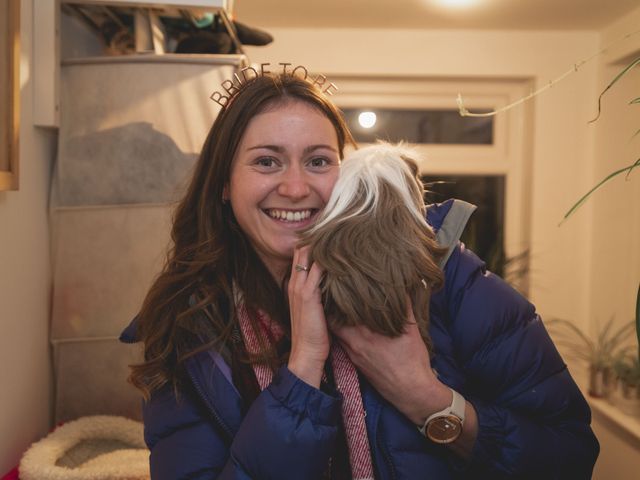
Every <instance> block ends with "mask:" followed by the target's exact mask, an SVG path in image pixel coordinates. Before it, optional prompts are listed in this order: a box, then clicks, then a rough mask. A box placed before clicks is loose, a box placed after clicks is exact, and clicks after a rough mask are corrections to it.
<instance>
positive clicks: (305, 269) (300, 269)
mask: <svg viewBox="0 0 640 480" xmlns="http://www.w3.org/2000/svg"><path fill="white" fill-rule="evenodd" d="M295 269H296V272H308V271H309V267H307V266H306V265H300V264H299V263H296V266H295Z"/></svg>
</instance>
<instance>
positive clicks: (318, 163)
mask: <svg viewBox="0 0 640 480" xmlns="http://www.w3.org/2000/svg"><path fill="white" fill-rule="evenodd" d="M328 163H329V161H328V160H327V159H326V158H324V157H315V158H312V159H311V161H310V162H309V164H310V165H311V166H312V167H324V166H326V165H328Z"/></svg>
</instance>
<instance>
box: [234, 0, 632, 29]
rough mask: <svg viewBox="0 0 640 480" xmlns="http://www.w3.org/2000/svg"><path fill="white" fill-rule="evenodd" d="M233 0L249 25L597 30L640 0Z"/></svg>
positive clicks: (239, 16)
mask: <svg viewBox="0 0 640 480" xmlns="http://www.w3.org/2000/svg"><path fill="white" fill-rule="evenodd" d="M442 1H443V0H315V1H314V0H306V1H305V0H235V2H234V3H235V7H234V11H235V17H236V19H237V20H239V21H240V22H242V23H246V24H248V25H251V26H253V27H264V28H269V27H280V28H394V29H398V28H408V29H422V28H425V29H461V28H465V29H482V30H494V29H498V30H599V29H601V28H603V27H605V26H607V25H608V24H609V23H611V22H613V21H614V20H616V19H618V18H620V17H621V16H623V15H624V14H626V13H628V12H630V11H632V10H634V9H635V8H637V7H638V6H640V3H639V2H638V0H468V2H471V3H474V5H472V6H470V7H467V8H461V7H457V8H445V7H443V6H442V4H441V3H442Z"/></svg>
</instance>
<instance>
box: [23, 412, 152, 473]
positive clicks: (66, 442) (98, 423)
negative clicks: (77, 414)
mask: <svg viewBox="0 0 640 480" xmlns="http://www.w3.org/2000/svg"><path fill="white" fill-rule="evenodd" d="M148 478H149V450H147V448H146V446H145V444H144V438H143V426H142V423H140V422H136V421H134V420H129V419H127V418H124V417H116V416H106V415H96V416H89V417H82V418H80V419H78V420H74V421H72V422H69V423H65V424H64V425H62V426H60V427H58V428H56V429H55V430H54V431H53V432H52V433H50V434H49V435H47V436H46V437H45V438H43V439H42V440H40V441H38V442H36V443H34V444H33V445H31V447H30V448H29V449H28V450H27V451H26V453H25V454H24V455H23V457H22V460H21V461H20V480H139V479H148Z"/></svg>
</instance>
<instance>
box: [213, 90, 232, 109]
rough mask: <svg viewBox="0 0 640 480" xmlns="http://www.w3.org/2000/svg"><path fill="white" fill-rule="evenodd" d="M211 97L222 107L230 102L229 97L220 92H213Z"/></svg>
mask: <svg viewBox="0 0 640 480" xmlns="http://www.w3.org/2000/svg"><path fill="white" fill-rule="evenodd" d="M209 98H210V99H211V100H213V101H214V102H216V103H217V104H218V105H220V106H221V107H224V106H225V105H226V104H227V103H228V102H229V97H227V96H225V95H222V94H221V93H220V92H213V93H212V94H211V96H210V97H209Z"/></svg>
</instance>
